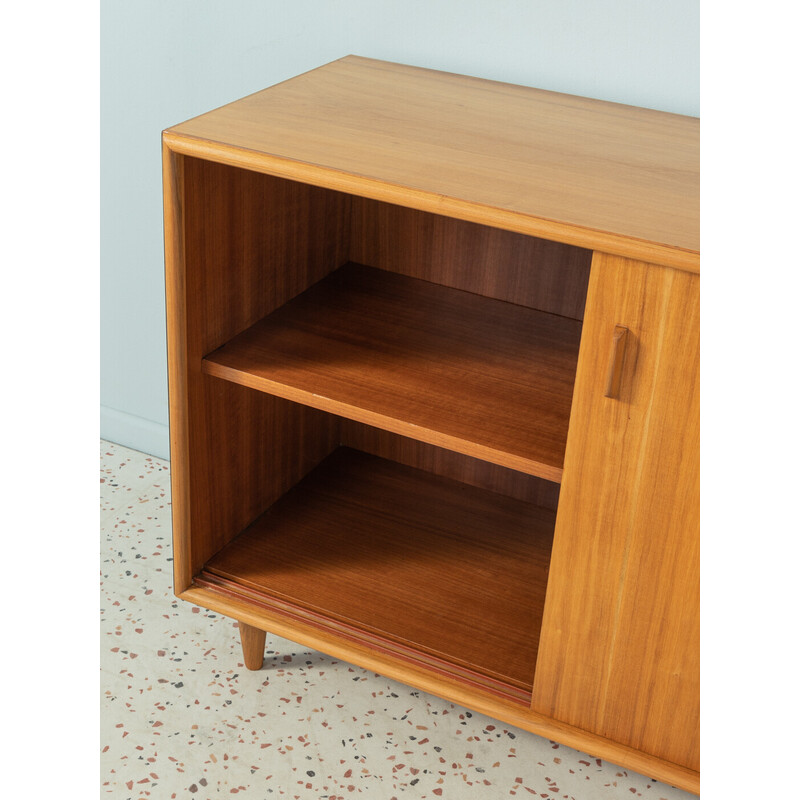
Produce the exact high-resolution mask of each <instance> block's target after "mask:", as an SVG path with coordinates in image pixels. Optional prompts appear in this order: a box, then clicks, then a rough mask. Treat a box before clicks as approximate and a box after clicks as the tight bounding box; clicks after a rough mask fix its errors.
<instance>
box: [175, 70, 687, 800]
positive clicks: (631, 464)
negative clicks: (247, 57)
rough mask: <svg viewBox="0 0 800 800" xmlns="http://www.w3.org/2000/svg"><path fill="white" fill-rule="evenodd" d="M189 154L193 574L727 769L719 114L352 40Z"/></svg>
mask: <svg viewBox="0 0 800 800" xmlns="http://www.w3.org/2000/svg"><path fill="white" fill-rule="evenodd" d="M163 158H164V161H163V165H164V229H165V243H166V276H167V315H168V347H169V392H170V436H171V457H172V490H173V491H172V494H173V531H174V548H173V551H174V579H175V592H176V594H177V595H178V596H179V597H181V598H184V599H186V600H188V601H191V602H193V603H196V604H199V605H202V606H204V607H206V608H209V609H213V610H214V611H216V612H219V613H222V614H225V615H228V616H229V617H231V618H233V619H235V620H238V621H239V628H240V634H241V640H242V647H243V651H244V658H245V663H246V665H247V666H248V667H250V668H252V669H258V668H259V667H260V666H261V663H262V659H263V648H264V632H265V631H272V632H273V633H275V634H278V635H281V636H284V637H287V638H289V639H292V640H294V641H297V642H299V643H302V644H304V645H307V646H310V647H313V648H317V649H319V650H321V651H324V652H326V653H329V654H331V655H333V656H335V657H337V658H342V659H344V660H347V661H350V662H352V663H354V664H358V665H361V666H363V667H366V668H368V669H371V670H374V671H376V672H380V673H381V674H384V675H387V676H390V677H393V678H396V679H398V680H401V681H404V682H406V683H409V684H411V685H413V686H416V687H418V688H420V689H423V690H425V691H428V692H431V693H433V694H436V695H439V696H441V697H443V698H446V699H448V700H451V701H453V702H457V703H460V704H462V705H465V706H467V707H469V708H472V709H475V710H477V711H480V712H482V713H485V714H489V715H491V716H493V717H495V718H497V719H500V720H503V721H505V722H507V723H510V724H513V725H516V726H519V727H521V728H524V729H527V730H530V731H534V732H535V733H539V734H541V735H544V736H547V737H550V738H552V739H555V740H557V741H559V742H563V743H564V744H567V745H570V746H573V747H577V748H580V749H582V750H585V751H587V752H589V753H591V754H592V755H594V756H597V757H602V758H606V759H609V760H611V761H614V762H616V763H618V764H620V765H623V766H625V767H629V768H631V769H633V770H636V771H639V772H644V773H646V774H648V775H650V776H652V777H654V778H657V779H659V780H662V781H666V782H670V783H673V784H675V785H677V786H680V787H683V788H686V789H689V790H691V791H694V792H697V791H698V790H699V734H698V729H699V697H698V692H699V642H698V639H699V622H698V612H699V587H698V584H699V544H698V535H699V534H698V516H699V514H698V507H699V497H698V483H699V480H698V472H699V469H698V467H699V465H698V461H699V445H698V437H699V433H698V421H699V409H698V403H699V401H698V398H699V388H698V366H699V363H698V362H699V341H698V340H699V320H698V312H699V234H698V194H699V192H698V187H699V180H698V120H696V119H693V118H689V117H681V116H678V115H673V114H667V113H663V112H657V111H651V110H646V109H638V108H632V107H629V106H623V105H618V104H612V103H606V102H601V101H597V100H590V99H586V98H580V97H573V96H569V95H563V94H556V93H552V92H546V91H541V90H536V89H530V88H526V87H519V86H512V85H508V84H502V83H496V82H491V81H485V80H478V79H475V78H468V77H463V76H456V75H451V74H448V73H442V72H433V71H430V70H424V69H419V68H414V67H407V66H401V65H397V64H389V63H385V62H381V61H375V60H370V59H364V58H358V57H354V56H348V57H346V58H343V59H340V60H339V61H335V62H333V63H331V64H328V65H326V66H323V67H320V68H319V69H316V70H313V71H311V72H309V73H306V74H304V75H301V76H299V77H296V78H293V79H291V80H288V81H286V82H284V83H281V84H278V85H276V86H273V87H271V88H269V89H266V90H264V91H262V92H258V93H256V94H254V95H250V96H249V97H246V98H244V99H242V100H239V101H237V102H234V103H231V104H230V105H227V106H223V107H222V108H219V109H217V110H215V111H211V112H209V113H208V114H204V115H202V116H200V117H197V118H195V119H193V120H190V121H188V122H185V123H182V124H180V125H177V126H175V127H172V128H170V129H168V130H166V131H164V133H163Z"/></svg>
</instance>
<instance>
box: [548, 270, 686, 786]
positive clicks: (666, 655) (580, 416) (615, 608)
mask: <svg viewBox="0 0 800 800" xmlns="http://www.w3.org/2000/svg"><path fill="white" fill-rule="evenodd" d="M617 325H622V326H625V327H626V328H628V330H629V334H628V337H627V338H628V344H627V350H626V353H625V360H624V363H623V366H622V374H621V382H620V394H619V399H610V398H608V397H606V396H605V393H606V386H607V379H608V371H609V367H610V358H611V351H612V341H613V338H614V329H615V326H617ZM698 533H699V278H698V276H696V275H692V274H690V273H686V272H680V271H677V270H673V269H670V268H667V267H657V266H653V265H648V264H643V263H641V262H636V261H631V260H627V259H623V258H618V257H616V256H608V255H603V254H596V255H595V258H594V261H593V265H592V275H591V278H590V282H589V294H588V300H587V313H586V317H585V320H584V328H583V338H582V341H581V352H580V358H579V363H578V371H577V376H576V383H575V395H574V398H573V406H572V416H571V419H570V430H569V437H568V439H567V450H566V458H565V464H564V474H563V481H562V486H561V497H560V501H559V508H558V517H557V521H556V532H555V540H554V546H553V558H552V562H551V572H550V578H549V583H548V594H547V600H546V604H545V615H544V623H543V629H542V639H541V647H540V650H539V659H538V664H537V672H536V678H535V683H534V693H533V708H534V709H535V710H536V711H538V712H541V713H544V714H548V715H551V716H553V717H555V718H556V719H558V720H561V721H564V722H567V723H569V724H571V725H575V726H577V727H579V728H582V729H584V730H587V731H591V732H593V733H596V734H598V735H600V736H604V737H608V738H609V739H613V740H614V741H617V742H620V743H622V744H625V745H628V746H631V747H634V748H636V749H638V750H641V751H643V752H645V753H650V754H652V755H655V756H657V757H659V758H662V759H665V760H667V761H670V762H673V763H676V764H680V765H683V766H685V767H688V768H690V769H694V770H697V769H698V768H699V535H698Z"/></svg>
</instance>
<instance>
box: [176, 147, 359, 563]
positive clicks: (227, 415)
mask: <svg viewBox="0 0 800 800" xmlns="http://www.w3.org/2000/svg"><path fill="white" fill-rule="evenodd" d="M349 202H350V200H349V198H348V197H347V196H345V195H341V194H338V193H336V192H330V191H327V190H324V189H320V188H317V187H312V186H306V185H303V184H298V183H294V182H292V181H287V180H283V179H279V178H274V177H270V176H266V175H261V174H259V173H254V172H248V171H246V170H241V169H237V168H233V167H228V166H224V165H221V164H216V163H213V162H207V161H202V160H198V159H194V158H186V159H185V162H184V169H183V232H184V259H183V261H184V271H183V272H184V274H183V282H184V296H185V308H184V315H185V359H184V363H183V365H182V367H181V369H183V370H184V372H185V385H186V393H185V396H186V423H185V424H186V426H187V432H186V442H187V444H186V448H185V453H184V454H183V455H182V458H184V459H186V460H187V462H188V464H189V465H190V468H189V470H188V475H189V480H188V489H187V492H186V493H185V494H187V497H185V498H184V500H183V501H182V502H185V503H188V506H189V509H188V512H187V511H186V509H185V508H184V509H181V511H180V513H181V516H182V518H185V517H186V515H187V513H188V519H189V524H188V529H189V533H188V535H185V536H184V540H187V541H188V543H189V547H190V551H191V552H190V556H189V557H188V558H186V559H185V561H186V562H187V564H186V565H185V566H184V567H183V570H184V572H185V571H186V569H187V568H189V569H190V571H191V574H192V575H194V574H195V573H196V572H197V571H198V570H199V569H200V568H201V567H202V565H203V564H204V563H205V562H206V561H207V560H208V559H209V558H210V557H211V556H212V555H213V554H214V553H215V552H216V551H217V550H218V549H219V548H220V547H222V546H223V545H224V544H226V543H227V542H228V541H230V539H231V538H233V536H235V535H236V534H237V533H239V532H240V531H241V530H242V529H243V528H244V527H245V526H247V525H248V524H249V523H250V522H252V520H253V519H254V518H255V517H256V516H258V515H259V514H260V513H261V512H263V511H264V510H265V509H266V508H267V507H268V506H269V505H270V504H271V503H272V502H274V501H275V500H276V499H277V497H279V496H280V494H282V493H283V492H284V491H286V489H288V488H289V486H291V485H292V484H293V483H295V482H297V481H298V480H299V479H300V478H301V477H303V475H304V474H305V473H306V472H308V471H309V470H310V469H311V468H313V467H314V466H315V464H316V463H317V462H318V461H319V460H321V459H322V458H324V457H325V456H326V455H328V453H329V452H331V450H332V449H333V447H334V446H335V444H336V420H335V419H333V418H331V417H328V416H326V415H324V414H321V413H320V412H318V411H315V410H313V409H307V408H303V407H299V406H294V405H293V404H291V403H287V402H286V401H283V400H278V399H277V398H273V397H269V396H266V395H261V394H259V393H258V392H253V391H251V390H248V389H245V388H244V387H240V386H233V385H231V384H227V383H225V382H224V381H220V380H218V379H215V378H211V377H209V376H207V375H204V374H202V373H201V360H202V358H203V356H204V355H206V354H207V353H209V352H210V351H212V350H214V349H216V348H217V347H219V346H220V345H222V344H223V343H225V342H226V341H228V340H229V339H230V338H231V337H233V336H234V335H235V334H237V333H239V332H240V331H242V330H244V329H245V328H247V327H248V326H250V325H252V324H253V323H254V322H256V321H257V320H258V319H260V318H261V317H263V316H264V315H266V314H268V313H270V312H271V311H273V310H274V309H275V308H277V307H279V306H280V305H282V304H283V303H285V302H286V301H287V300H289V299H291V298H292V297H294V296H295V295H297V294H299V293H300V292H302V291H304V290H305V289H306V288H308V287H309V286H310V285H311V284H313V283H315V282H317V281H319V280H321V279H322V278H323V277H325V276H326V275H327V274H328V273H329V272H331V271H333V270H334V269H336V268H337V267H339V266H341V265H342V264H343V263H344V262H345V261H346V260H347V249H348V247H347V237H348V235H349V217H350V215H349ZM184 469H185V468H184Z"/></svg>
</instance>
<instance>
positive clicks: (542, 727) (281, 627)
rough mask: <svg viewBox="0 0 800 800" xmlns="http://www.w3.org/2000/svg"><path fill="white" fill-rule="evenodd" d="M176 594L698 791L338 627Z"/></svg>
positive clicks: (660, 765) (647, 762)
mask: <svg viewBox="0 0 800 800" xmlns="http://www.w3.org/2000/svg"><path fill="white" fill-rule="evenodd" d="M179 597H180V598H181V599H183V600H186V601H187V602H190V603H195V604H197V605H199V606H202V607H203V608H208V609H210V610H212V611H214V612H216V613H218V614H225V615H227V616H229V617H231V618H233V619H238V620H245V621H247V622H248V623H249V624H251V625H255V626H257V627H263V628H266V629H267V630H269V631H271V632H272V633H274V634H275V635H276V636H283V637H285V638H287V639H291V640H292V641H294V642H298V643H299V644H302V645H304V646H305V647H309V648H312V649H314V650H319V651H320V652H322V653H327V654H328V655H330V656H332V657H334V658H340V659H342V660H343V661H347V662H349V663H351V664H357V665H358V666H361V667H363V668H364V669H369V670H373V671H374V672H378V673H380V674H381V675H386V676H387V677H389V678H393V679H394V680H398V681H401V682H402V683H405V684H408V685H409V686H413V687H415V688H417V689H421V690H422V691H424V692H430V693H431V694H434V695H436V696H437V697H442V698H444V699H445V700H449V701H450V702H453V703H457V704H458V705H461V706H466V707H467V708H471V709H473V710H474V711H477V712H478V713H480V714H487V715H488V716H490V717H493V718H494V719H498V720H502V721H503V722H506V723H508V724H510V725H516V726H517V727H519V728H522V729H523V730H527V731H531V732H533V733H536V734H538V735H539V736H544V737H545V738H548V739H553V740H555V741H558V742H562V743H563V744H565V745H567V746H568V747H574V748H576V749H578V750H583V751H584V752H586V753H589V754H591V755H592V756H594V757H597V758H603V759H606V760H607V761H611V762H612V763H614V764H624V765H625V766H626V767H628V768H630V769H632V770H635V771H636V772H641V773H642V774H645V775H649V776H651V777H653V778H655V779H656V780H659V781H662V782H663V783H668V784H671V785H674V786H678V787H679V788H681V789H686V790H687V791H690V792H694V793H695V794H698V793H699V790H700V789H699V787H700V776H699V774H698V773H697V771H696V770H690V769H687V768H686V767H681V766H679V765H678V764H673V763H671V762H668V761H663V760H662V759H658V758H655V757H654V756H651V755H648V754H647V753H642V752H640V751H639V750H635V749H634V748H632V747H626V746H625V745H622V744H619V743H618V742H613V741H611V740H610V739H605V738H603V737H602V736H598V735H597V734H594V733H591V732H589V731H584V730H581V729H580V728H576V727H575V726H573V725H568V724H566V723H563V722H559V721H558V720H555V719H553V718H552V717H548V716H546V715H543V714H540V713H538V712H536V711H534V710H532V709H530V708H525V707H523V706H521V705H520V704H519V703H517V702H514V701H511V700H508V699H504V698H501V697H498V696H497V695H496V694H494V693H492V692H489V691H487V690H485V689H480V688H478V687H475V686H473V685H468V686H465V684H464V682H463V681H462V680H460V679H459V678H455V677H453V676H448V675H447V674H445V673H443V672H434V671H432V670H430V669H428V668H427V667H424V666H421V665H419V664H414V663H410V662H409V661H407V660H403V659H401V658H398V657H397V656H394V655H392V654H390V653H387V652H385V651H377V650H375V649H374V648H373V647H371V646H368V645H363V644H359V643H358V642H356V641H353V640H351V639H344V638H342V637H341V636H340V635H339V634H338V633H331V632H330V631H326V630H323V629H322V628H320V627H318V626H314V625H310V624H308V623H305V622H302V621H298V620H294V619H289V618H287V617H286V615H285V614H281V613H276V612H274V611H270V610H269V609H267V608H264V607H259V606H256V605H254V604H253V603H252V602H248V601H244V600H241V599H237V598H235V597H231V596H230V595H227V594H225V593H223V592H220V591H219V590H217V589H215V588H213V587H198V586H193V587H191V588H189V589H187V590H186V591H185V592H182V593H181V594H180V595H179Z"/></svg>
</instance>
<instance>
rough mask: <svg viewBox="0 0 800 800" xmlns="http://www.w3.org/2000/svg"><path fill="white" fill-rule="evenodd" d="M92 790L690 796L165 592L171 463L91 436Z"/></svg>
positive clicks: (374, 799)
mask: <svg viewBox="0 0 800 800" xmlns="http://www.w3.org/2000/svg"><path fill="white" fill-rule="evenodd" d="M100 445H101V473H100V476H101V477H100V483H101V534H102V545H101V546H102V552H101V559H100V561H101V578H102V583H101V604H100V605H101V608H102V615H101V616H102V621H101V664H100V667H101V748H102V752H101V758H100V764H101V776H100V781H101V796H102V797H111V798H114V800H140V799H141V798H154V800H162V799H163V800H169V799H171V798H179V799H180V800H183V799H184V798H192V799H194V798H196V800H202V799H203V798H211V797H214V798H217V797H229V796H236V797H237V798H238V797H241V798H248V799H249V800H267V798H273V797H275V798H279V797H284V798H292V799H293V800H312V799H313V800H349V798H353V797H356V796H363V797H366V798H369V800H400V799H401V798H408V799H409V800H416V799H417V798H419V800H423V799H424V798H439V797H441V798H450V799H451V800H494V798H506V797H518V798H523V797H535V798H546V800H558V799H559V798H564V799H565V800H615V799H616V798H629V797H642V798H647V800H690V798H692V797H693V795H690V794H687V793H686V792H683V791H680V790H678V789H675V788H673V787H670V786H667V785H664V784H662V783H659V782H657V781H654V780H652V779H650V778H647V777H645V776H642V775H638V774H636V773H633V772H630V771H627V770H624V769H622V768H620V767H617V766H615V765H614V764H610V763H606V762H603V761H601V760H599V759H595V758H592V757H590V756H588V755H586V754H585V753H581V752H578V751H576V750H572V749H571V748H568V747H564V746H561V745H558V744H555V743H554V742H551V741H548V740H547V739H543V738H541V737H539V736H535V735H533V734H530V733H527V732H525V731H521V730H519V729H516V728H512V727H510V726H507V725H504V724H503V723H500V722H497V721H496V720H492V719H490V718H489V717H485V716H483V715H481V714H477V713H472V712H470V711H467V710H466V709H465V708H461V707H459V706H455V705H453V704H452V703H448V702H446V701H444V700H440V699H439V698H436V697H433V696H431V695H427V694H425V693H423V692H419V691H415V690H414V689H412V688H411V687H409V686H406V685H404V684H401V683H397V682H395V681H392V680H389V679H387V678H384V677H382V676H380V675H376V674H375V673H373V672H369V671H367V670H363V669H359V668H357V667H353V666H350V665H348V664H346V663H344V662H342V661H338V660H336V659H333V658H329V657H328V656H326V655H323V654H321V653H318V652H315V651H309V650H307V649H305V648H303V647H300V646H298V645H296V644H293V643H292V642H289V641H287V640H285V639H281V638H278V637H274V636H270V635H268V636H267V651H266V658H265V662H264V667H263V668H262V669H261V670H260V671H259V672H250V671H248V670H247V669H245V667H244V664H243V663H242V654H241V649H240V646H239V639H238V633H237V631H236V629H235V623H234V622H233V621H231V620H230V619H227V618H225V617H221V616H219V615H216V614H213V613H210V612H208V611H206V610H205V609H202V608H197V607H196V606H192V605H191V604H189V603H186V602H183V601H178V600H176V599H175V597H174V595H173V593H172V560H171V545H170V493H169V463H168V462H166V461H162V460H159V459H157V458H153V457H151V456H147V455H144V454H142V453H138V452H136V451H134V450H129V449H127V448H125V447H121V446H119V445H116V444H111V443H109V442H105V441H101V443H100Z"/></svg>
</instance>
